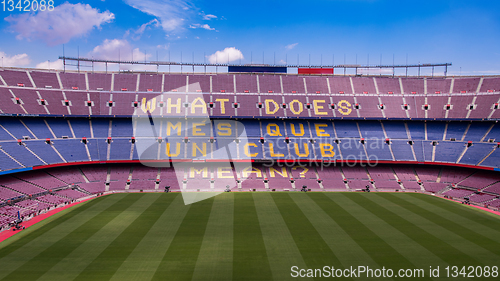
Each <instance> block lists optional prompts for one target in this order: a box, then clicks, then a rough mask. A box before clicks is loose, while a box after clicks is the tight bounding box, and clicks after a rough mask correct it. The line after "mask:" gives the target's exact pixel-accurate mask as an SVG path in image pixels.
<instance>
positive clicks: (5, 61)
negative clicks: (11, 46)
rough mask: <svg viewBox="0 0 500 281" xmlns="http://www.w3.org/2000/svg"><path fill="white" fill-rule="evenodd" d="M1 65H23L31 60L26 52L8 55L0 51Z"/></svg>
mask: <svg viewBox="0 0 500 281" xmlns="http://www.w3.org/2000/svg"><path fill="white" fill-rule="evenodd" d="M0 57H1V60H2V62H1V63H2V67H4V66H25V65H28V64H30V62H31V60H30V58H29V56H28V55H27V54H17V55H13V56H9V55H7V54H6V53H4V52H0Z"/></svg>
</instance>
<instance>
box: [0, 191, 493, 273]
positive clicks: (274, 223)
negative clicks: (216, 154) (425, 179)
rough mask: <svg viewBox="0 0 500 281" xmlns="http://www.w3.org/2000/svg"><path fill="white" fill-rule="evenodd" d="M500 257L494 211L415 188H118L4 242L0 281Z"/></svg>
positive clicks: (423, 264)
mask: <svg viewBox="0 0 500 281" xmlns="http://www.w3.org/2000/svg"><path fill="white" fill-rule="evenodd" d="M499 261H500V219H499V218H497V217H493V216H491V215H489V214H485V213H483V212H480V211H477V210H475V209H474V210H473V209H471V208H467V207H466V206H462V205H460V204H456V203H455V202H451V201H445V200H441V199H438V198H435V197H431V196H426V195H421V194H409V193H406V194H404V193H370V194H366V193H298V192H290V193H285V192H282V193H224V194H221V195H219V196H216V197H213V198H210V199H207V200H204V201H201V202H198V203H195V204H192V205H187V206H186V205H184V204H183V200H182V195H181V194H117V195H111V196H105V197H101V198H97V199H95V200H91V201H88V202H85V203H83V204H81V205H80V206H78V207H76V208H73V209H69V210H68V211H66V212H61V213H60V214H56V215H55V216H54V217H51V218H50V219H48V220H47V221H44V222H42V223H40V224H38V225H35V226H34V227H31V228H29V229H27V230H25V231H23V232H21V233H19V234H17V235H15V236H13V237H11V238H10V239H8V240H6V241H4V242H3V243H2V244H0V280H51V281H53V280H115V281H118V280H120V281H121V280H144V281H146V280H287V279H292V278H291V276H290V273H291V270H290V267H291V266H294V265H295V266H298V267H299V268H321V267H323V266H325V265H328V266H335V267H340V268H347V267H350V266H351V265H352V266H358V265H365V266H370V267H371V268H381V267H382V266H385V267H386V268H393V269H400V268H403V269H406V268H410V269H413V268H424V269H428V267H429V265H432V266H437V265H440V266H441V267H444V266H447V265H458V266H461V265H467V266H468V265H489V266H493V265H497V266H498V265H499V264H498V262H499ZM377 280H383V279H382V278H377ZM424 280H425V279H424Z"/></svg>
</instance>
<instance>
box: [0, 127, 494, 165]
mask: <svg viewBox="0 0 500 281" xmlns="http://www.w3.org/2000/svg"><path fill="white" fill-rule="evenodd" d="M28 120H29V121H28ZM33 120H35V121H36V122H34V123H31V122H32V121H33ZM54 120H58V122H55V123H53V122H54ZM146 121H147V124H146V125H147V126H149V128H151V126H150V123H149V120H146ZM171 121H172V120H169V121H166V124H163V125H161V126H160V127H159V128H157V133H156V134H155V133H153V132H152V131H151V130H150V129H149V132H148V131H147V130H146V129H148V127H147V126H143V125H141V124H139V125H138V126H137V129H136V130H135V133H136V134H135V135H134V134H133V132H134V130H133V128H132V126H131V124H132V123H131V120H127V119H96V120H94V119H92V120H88V119H75V120H69V119H68V120H63V119H53V120H50V119H45V120H44V119H41V118H36V119H30V118H23V119H16V118H6V119H1V122H0V125H1V126H0V132H3V133H1V134H0V140H1V141H0V159H1V160H2V161H1V163H0V170H10V169H17V168H23V167H34V166H44V165H51V164H59V163H66V162H87V161H112V160H168V159H198V160H210V159H219V160H223V159H247V160H249V159H254V160H259V159H282V160H283V159H288V160H321V159H323V160H344V161H369V162H373V163H375V162H378V161H417V162H443V163H458V164H465V165H479V166H486V167H494V168H498V167H499V163H500V162H499V161H498V160H499V157H500V149H499V145H498V143H497V142H495V140H497V141H498V139H500V136H499V134H500V127H499V126H497V124H496V123H488V122H486V123H460V122H450V123H445V122H427V123H423V122H406V123H403V122H388V121H384V122H370V121H365V122H354V121H335V122H333V123H332V122H305V121H302V122H283V121H280V122H268V121H261V122H259V121H243V122H237V121H234V120H230V121H220V122H219V121H215V122H214V123H213V125H212V123H208V124H205V123H196V122H194V121H192V120H189V121H179V122H178V123H176V122H171ZM183 122H186V123H183ZM27 124H28V125H27ZM74 124H76V125H77V126H73V125H74ZM183 126H185V128H189V130H186V131H183ZM242 128H245V130H244V132H243V131H242ZM56 132H57V133H58V134H57V135H56ZM469 132H470V134H469ZM61 134H62V135H61ZM54 136H56V138H53V137H54ZM87 136H90V137H87ZM213 136H215V137H213Z"/></svg>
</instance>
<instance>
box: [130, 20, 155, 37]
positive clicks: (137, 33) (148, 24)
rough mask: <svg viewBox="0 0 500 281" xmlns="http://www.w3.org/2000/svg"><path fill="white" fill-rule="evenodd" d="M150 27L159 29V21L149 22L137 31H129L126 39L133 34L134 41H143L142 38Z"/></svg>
mask: <svg viewBox="0 0 500 281" xmlns="http://www.w3.org/2000/svg"><path fill="white" fill-rule="evenodd" d="M150 26H154V27H159V26H160V22H159V21H158V20H157V19H152V20H150V21H149V22H147V23H144V24H142V25H141V26H140V27H139V28H137V29H136V30H127V32H126V34H125V37H126V36H128V35H129V34H131V37H132V39H133V40H139V39H141V36H142V34H143V33H144V31H146V29H148V28H149V27H150Z"/></svg>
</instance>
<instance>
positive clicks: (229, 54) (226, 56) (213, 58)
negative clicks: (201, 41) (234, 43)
mask: <svg viewBox="0 0 500 281" xmlns="http://www.w3.org/2000/svg"><path fill="white" fill-rule="evenodd" d="M240 59H244V58H243V54H242V53H241V51H240V50H238V49H236V48H235V47H230V48H225V49H224V50H222V51H217V52H215V53H214V54H211V55H210V56H208V60H209V61H210V63H229V62H232V61H236V60H240Z"/></svg>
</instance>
